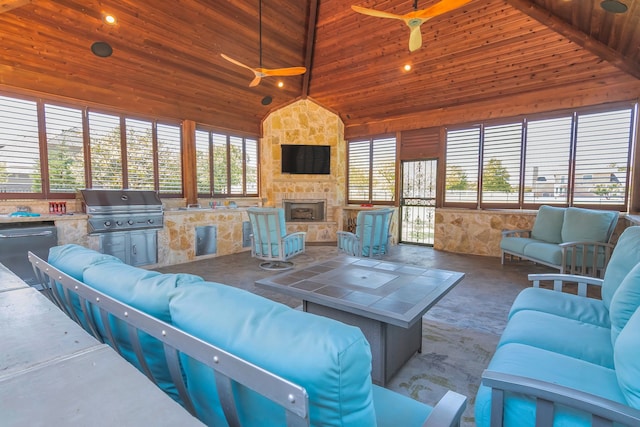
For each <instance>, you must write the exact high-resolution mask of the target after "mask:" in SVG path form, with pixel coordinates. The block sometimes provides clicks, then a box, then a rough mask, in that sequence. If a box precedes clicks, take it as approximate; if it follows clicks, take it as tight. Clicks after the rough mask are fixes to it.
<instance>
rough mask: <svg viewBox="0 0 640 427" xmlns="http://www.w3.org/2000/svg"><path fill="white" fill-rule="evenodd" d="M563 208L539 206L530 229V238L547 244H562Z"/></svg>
mask: <svg viewBox="0 0 640 427" xmlns="http://www.w3.org/2000/svg"><path fill="white" fill-rule="evenodd" d="M564 211H565V208H555V207H552V206H546V205H543V206H540V208H539V209H538V214H537V215H536V220H535V221H534V223H533V228H532V229H531V238H533V239H536V240H542V241H543V242H548V243H562V234H561V233H562V224H563V222H564Z"/></svg>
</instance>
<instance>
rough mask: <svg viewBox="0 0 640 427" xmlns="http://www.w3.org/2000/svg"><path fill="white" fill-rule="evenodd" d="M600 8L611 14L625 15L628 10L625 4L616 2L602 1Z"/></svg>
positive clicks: (616, 0)
mask: <svg viewBox="0 0 640 427" xmlns="http://www.w3.org/2000/svg"><path fill="white" fill-rule="evenodd" d="M600 7H601V8H603V9H604V10H606V11H607V12H611V13H625V12H626V11H627V9H628V8H627V5H626V4H624V3H622V2H619V1H618V0H604V1H603V2H602V3H600Z"/></svg>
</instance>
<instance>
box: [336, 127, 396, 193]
mask: <svg viewBox="0 0 640 427" xmlns="http://www.w3.org/2000/svg"><path fill="white" fill-rule="evenodd" d="M347 155H348V163H349V164H348V167H347V170H348V172H347V173H348V176H347V180H348V188H347V194H348V199H349V200H348V202H349V203H383V204H384V203H387V204H389V203H390V202H393V201H394V200H395V181H396V139H395V138H373V139H369V140H364V141H350V142H349V144H348V153H347Z"/></svg>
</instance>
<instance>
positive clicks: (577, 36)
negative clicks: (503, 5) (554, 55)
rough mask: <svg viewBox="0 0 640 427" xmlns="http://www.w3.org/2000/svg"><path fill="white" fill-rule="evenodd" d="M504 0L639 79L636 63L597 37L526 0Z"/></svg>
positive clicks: (638, 68)
mask: <svg viewBox="0 0 640 427" xmlns="http://www.w3.org/2000/svg"><path fill="white" fill-rule="evenodd" d="M506 1H507V2H508V3H509V4H510V5H511V6H513V7H515V8H516V9H518V10H520V11H522V12H523V13H525V14H527V15H529V16H530V17H532V18H533V19H535V20H537V21H539V22H540V23H541V24H543V25H545V26H547V27H549V28H550V29H552V30H554V31H556V32H557V33H558V34H561V35H563V36H564V37H566V38H568V39H569V40H571V41H572V42H574V43H576V44H577V45H578V46H580V47H582V48H584V49H587V50H589V51H590V52H592V53H593V54H595V55H597V56H598V57H600V58H602V59H603V60H605V61H607V62H609V63H611V64H613V65H615V66H616V67H618V68H620V69H621V70H622V71H624V72H626V73H629V74H631V75H632V76H634V77H635V78H637V79H640V67H638V65H637V64H635V63H632V62H631V61H629V60H627V59H626V58H625V57H623V56H622V55H621V54H620V53H618V52H617V51H615V50H613V49H612V48H610V47H608V46H607V45H605V44H603V43H601V42H599V41H598V40H597V39H594V38H592V37H589V36H588V35H586V34H585V33H583V32H582V31H579V30H577V29H575V28H574V27H572V26H571V25H569V24H567V23H566V22H564V21H562V20H561V19H559V18H557V17H556V16H555V15H552V14H551V13H549V12H548V11H546V10H544V9H542V8H540V7H539V6H537V5H536V4H534V3H531V2H529V1H526V0H506Z"/></svg>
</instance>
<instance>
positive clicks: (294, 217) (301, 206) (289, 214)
mask: <svg viewBox="0 0 640 427" xmlns="http://www.w3.org/2000/svg"><path fill="white" fill-rule="evenodd" d="M282 204H283V207H284V216H285V220H286V221H291V222H321V221H324V220H325V201H324V200H284V201H283V202H282Z"/></svg>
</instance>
